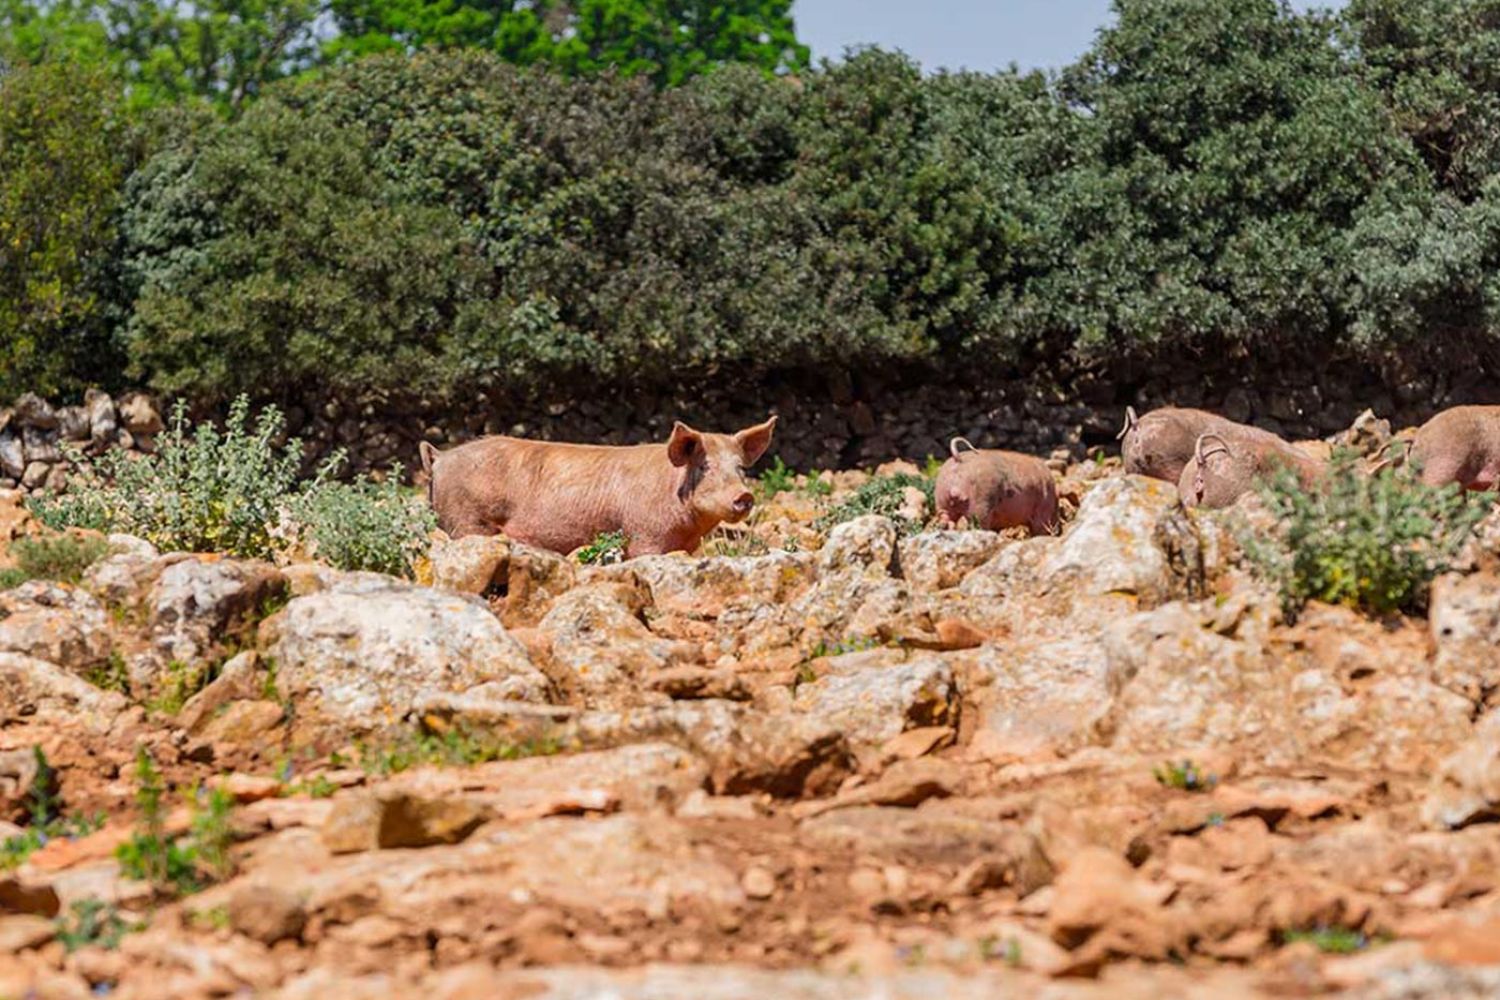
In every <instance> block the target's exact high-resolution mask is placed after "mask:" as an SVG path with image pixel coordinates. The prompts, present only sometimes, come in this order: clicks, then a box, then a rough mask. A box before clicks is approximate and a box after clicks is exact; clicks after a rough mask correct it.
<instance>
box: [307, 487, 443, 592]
mask: <svg viewBox="0 0 1500 1000" xmlns="http://www.w3.org/2000/svg"><path fill="white" fill-rule="evenodd" d="M401 471H402V470H401V467H400V466H399V465H398V466H396V467H395V468H394V469H392V470H391V474H390V476H389V477H388V478H387V479H386V480H385V481H384V482H379V483H377V482H372V481H371V480H368V479H364V478H361V479H357V480H355V481H354V482H353V483H335V482H319V483H316V484H315V485H313V486H311V487H309V488H308V489H306V490H304V491H303V492H302V493H300V494H298V495H297V496H296V497H295V498H293V499H292V501H291V502H290V503H289V504H288V512H289V514H290V516H291V520H292V522H293V528H292V530H293V533H294V534H295V535H297V536H299V538H300V541H301V543H302V544H303V545H304V547H305V549H306V551H307V552H308V554H310V555H312V556H315V557H316V558H319V559H322V560H323V561H324V562H326V563H328V564H329V565H331V566H335V567H337V568H339V569H346V570H371V571H373V572H376V573H388V574H390V575H391V576H404V577H410V576H411V575H412V570H413V564H414V563H415V561H416V560H417V559H418V558H419V557H421V556H422V555H423V554H424V553H425V552H426V551H427V536H428V535H429V534H430V533H431V532H432V531H433V529H434V528H436V527H437V518H436V516H435V515H434V514H433V512H432V508H431V507H430V506H428V504H427V502H426V500H425V499H423V498H422V497H421V496H419V495H418V494H416V493H414V492H412V491H411V490H409V489H406V488H404V487H403V486H402V485H401Z"/></svg>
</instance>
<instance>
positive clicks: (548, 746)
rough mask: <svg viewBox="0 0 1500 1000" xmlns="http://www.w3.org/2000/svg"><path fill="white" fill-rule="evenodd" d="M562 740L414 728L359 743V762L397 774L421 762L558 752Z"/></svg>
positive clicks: (474, 760)
mask: <svg viewBox="0 0 1500 1000" xmlns="http://www.w3.org/2000/svg"><path fill="white" fill-rule="evenodd" d="M564 749H565V747H564V745H563V743H562V742H561V741H560V740H558V739H555V738H553V737H551V736H542V737H538V738H535V739H528V740H520V741H514V740H508V739H500V738H497V737H495V736H492V735H490V734H487V733H483V732H475V731H471V730H469V729H467V728H463V727H455V728H453V729H449V730H446V731H445V732H442V733H432V732H427V731H425V730H424V731H416V732H409V733H404V734H402V735H400V736H398V737H396V738H395V739H392V740H389V741H387V742H385V743H380V744H376V745H370V746H366V745H360V746H358V752H359V766H360V767H361V768H363V769H364V770H365V771H366V772H367V773H369V774H382V775H386V774H399V773H400V772H402V771H405V770H407V769H408V768H412V767H417V766H421V765H430V766H446V767H462V766H465V765H469V764H483V763H485V762H487V761H492V760H520V759H521V758H523V757H549V756H552V755H553V754H558V753H561V752H562V751H563V750H564Z"/></svg>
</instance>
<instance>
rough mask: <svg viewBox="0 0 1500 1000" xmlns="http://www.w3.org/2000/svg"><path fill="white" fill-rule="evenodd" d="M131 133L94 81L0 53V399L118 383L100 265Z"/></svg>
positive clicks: (59, 66)
mask: <svg viewBox="0 0 1500 1000" xmlns="http://www.w3.org/2000/svg"><path fill="white" fill-rule="evenodd" d="M0 10H3V8H0ZM3 24H4V21H3V18H0V27H3ZM127 132H128V126H127V123H126V121H125V119H124V117H123V115H122V112H121V109H120V107H119V101H118V97H117V95H115V94H114V93H112V92H111V90H110V88H109V86H108V85H107V83H106V82H105V80H104V79H103V77H102V76H101V75H100V74H98V73H95V72H92V71H90V70H87V69H83V68H80V67H78V66H75V65H70V64H67V63H48V64H45V65H40V66H34V67H28V66H23V67H20V68H12V69H6V68H5V66H4V46H3V44H0V397H3V398H6V399H10V398H13V397H15V396H16V395H18V394H20V393H21V392H24V391H37V392H41V393H56V392H60V391H64V390H67V391H75V390H77V389H78V388H79V387H80V385H81V384H82V383H85V382H87V381H89V380H100V381H113V380H114V379H115V378H116V377H117V374H116V372H117V370H118V367H119V362H120V358H119V355H118V353H117V352H116V351H115V350H114V345H113V344H112V343H111V342H110V341H109V339H108V329H107V325H106V324H107V320H108V312H107V308H106V306H107V305H108V302H107V300H108V298H109V293H108V290H107V280H106V270H107V268H106V266H105V263H106V260H107V256H106V255H107V252H108V251H109V250H110V249H111V244H112V242H113V239H114V210H115V206H116V204H117V202H118V200H119V197H120V189H121V185H122V183H123V180H124V176H125V171H126V170H127V169H128V167H129V159H130V149H131V148H132V142H131V141H130V140H129V138H128V135H127Z"/></svg>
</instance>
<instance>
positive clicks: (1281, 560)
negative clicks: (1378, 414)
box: [1240, 451, 1493, 617]
mask: <svg viewBox="0 0 1500 1000" xmlns="http://www.w3.org/2000/svg"><path fill="white" fill-rule="evenodd" d="M1356 463H1357V459H1356V457H1355V456H1354V455H1353V454H1351V453H1348V452H1342V451H1341V452H1339V453H1337V454H1335V455H1334V457H1333V459H1332V460H1331V462H1330V464H1329V468H1328V475H1327V478H1326V480H1325V481H1324V482H1323V483H1322V484H1321V485H1320V486H1319V487H1317V488H1315V489H1311V490H1307V489H1304V488H1302V486H1301V485H1300V484H1299V483H1298V482H1297V479H1296V476H1295V475H1294V474H1292V473H1290V472H1282V473H1280V474H1277V475H1275V476H1272V477H1271V478H1269V479H1267V480H1266V481H1265V482H1263V483H1261V484H1260V486H1259V487H1258V492H1259V494H1260V497H1261V499H1262V500H1263V501H1264V503H1265V505H1266V509H1267V512H1268V514H1269V515H1270V517H1271V518H1272V519H1273V520H1274V523H1275V524H1276V525H1277V526H1278V528H1277V530H1276V531H1275V532H1273V533H1271V534H1269V535H1263V534H1261V533H1256V532H1252V531H1250V530H1249V529H1248V527H1247V528H1245V529H1244V530H1242V531H1241V535H1240V543H1241V545H1242V546H1243V547H1244V550H1245V554H1246V555H1247V556H1248V557H1249V559H1250V562H1251V564H1252V565H1253V566H1254V567H1255V569H1256V571H1257V572H1258V573H1259V574H1260V575H1261V576H1262V577H1263V578H1265V579H1267V580H1269V581H1270V582H1272V583H1273V584H1275V585H1276V587H1277V588H1278V590H1279V591H1280V594H1281V600H1282V605H1283V607H1284V608H1285V610H1286V613H1287V615H1288V617H1295V616H1296V614H1297V613H1298V612H1299V611H1300V610H1301V609H1302V607H1303V606H1304V605H1305V604H1306V603H1307V602H1308V601H1310V600H1316V601H1325V602H1327V603H1329V604H1342V605H1346V606H1348V607H1353V608H1360V609H1362V610H1364V611H1369V612H1372V613H1375V614H1389V613H1390V612H1393V611H1416V610H1420V609H1421V608H1422V607H1423V606H1424V605H1425V604H1426V601H1427V594H1428V589H1429V587H1430V585H1431V583H1432V580H1433V578H1434V577H1436V576H1437V575H1438V574H1440V573H1442V572H1444V571H1445V570H1447V569H1448V568H1449V567H1450V566H1451V565H1452V563H1453V560H1454V558H1455V557H1456V556H1457V555H1458V553H1459V550H1460V549H1461V548H1462V547H1463V545H1464V542H1465V541H1467V540H1468V538H1469V536H1470V535H1471V534H1472V532H1473V530H1474V528H1475V527H1476V526H1477V525H1478V524H1479V522H1480V521H1482V520H1483V519H1484V517H1485V515H1486V514H1487V512H1488V510H1489V507H1490V503H1491V502H1492V500H1493V496H1492V495H1490V494H1466V493H1465V492H1464V491H1463V490H1462V489H1460V488H1459V487H1458V486H1456V485H1449V486H1444V487H1441V488H1437V487H1432V486H1426V485H1423V484H1422V483H1420V482H1417V481H1416V480H1415V479H1413V478H1412V477H1411V476H1410V475H1409V474H1408V473H1407V472H1405V471H1404V470H1396V469H1383V470H1381V471H1380V472H1379V473H1377V474H1375V475H1373V476H1367V475H1365V474H1364V473H1362V472H1361V471H1360V469H1359V468H1358V466H1357V464H1356Z"/></svg>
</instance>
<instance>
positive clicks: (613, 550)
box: [578, 531, 630, 566]
mask: <svg viewBox="0 0 1500 1000" xmlns="http://www.w3.org/2000/svg"><path fill="white" fill-rule="evenodd" d="M629 544H630V539H628V538H626V537H625V532H623V531H607V532H604V533H602V534H599V535H595V536H594V540H593V541H592V542H589V543H588V544H587V545H585V546H584V547H583V548H581V549H579V550H578V561H579V562H581V563H583V564H584V565H585V566H603V565H607V564H609V563H617V562H623V561H624V559H625V549H626V547H627V546H629Z"/></svg>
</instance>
